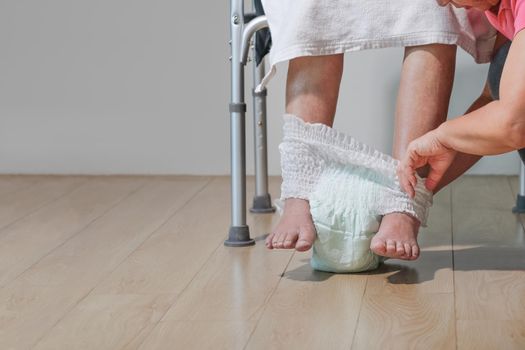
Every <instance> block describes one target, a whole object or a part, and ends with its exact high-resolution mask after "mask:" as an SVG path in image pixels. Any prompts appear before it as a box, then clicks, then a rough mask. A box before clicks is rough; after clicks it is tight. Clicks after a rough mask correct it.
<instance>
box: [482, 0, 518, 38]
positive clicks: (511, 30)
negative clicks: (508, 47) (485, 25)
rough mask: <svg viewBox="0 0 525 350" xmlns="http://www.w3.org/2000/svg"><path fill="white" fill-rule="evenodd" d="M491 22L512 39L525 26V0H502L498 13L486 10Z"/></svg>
mask: <svg viewBox="0 0 525 350" xmlns="http://www.w3.org/2000/svg"><path fill="white" fill-rule="evenodd" d="M485 15H486V16H487V18H488V20H489V22H490V23H491V24H492V25H493V26H494V28H496V29H497V30H498V31H499V32H500V33H501V34H503V35H505V36H506V37H507V38H509V39H510V40H512V39H514V36H515V35H516V34H518V32H519V31H520V30H522V29H523V28H525V0H501V2H500V5H499V10H498V14H497V15H496V14H494V13H493V12H491V11H485Z"/></svg>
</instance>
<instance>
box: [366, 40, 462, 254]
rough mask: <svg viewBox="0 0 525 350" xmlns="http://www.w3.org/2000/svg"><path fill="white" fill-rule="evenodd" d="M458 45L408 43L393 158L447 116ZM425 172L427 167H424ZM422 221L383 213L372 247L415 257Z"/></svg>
mask: <svg viewBox="0 0 525 350" xmlns="http://www.w3.org/2000/svg"><path fill="white" fill-rule="evenodd" d="M455 61H456V47H455V46H452V45H439V44H434V45H425V46H417V47H407V48H406V49H405V58H404V61H403V69H402V74H401V83H400V86H399V94H398V99H397V109H396V123H395V131H394V147H393V156H394V158H397V159H400V158H401V157H402V156H403V154H404V152H405V151H406V148H407V146H408V144H409V143H410V141H412V140H413V139H415V138H417V137H419V136H421V135H423V134H425V133H426V132H428V131H430V130H432V129H435V128H436V127H437V126H439V125H440V124H441V123H442V122H444V121H445V120H446V118H447V111H448V105H449V101H450V94H451V91H452V84H453V79H454V71H455ZM420 175H421V176H425V175H426V174H425V170H423V171H421V173H420ZM418 231H419V222H418V221H417V220H416V219H414V218H413V217H411V216H409V215H407V214H401V213H392V214H389V215H386V216H385V217H383V220H382V222H381V226H380V228H379V232H378V233H377V234H376V235H375V236H374V238H373V240H372V243H371V246H370V248H371V249H372V251H373V252H375V253H376V254H379V255H382V256H386V257H390V258H397V259H404V260H414V259H417V258H418V256H419V246H418V243H417V234H418Z"/></svg>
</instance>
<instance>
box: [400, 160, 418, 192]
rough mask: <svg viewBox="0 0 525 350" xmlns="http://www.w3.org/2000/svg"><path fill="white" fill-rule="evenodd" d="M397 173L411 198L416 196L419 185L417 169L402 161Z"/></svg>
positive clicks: (403, 187)
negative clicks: (416, 174)
mask: <svg viewBox="0 0 525 350" xmlns="http://www.w3.org/2000/svg"><path fill="white" fill-rule="evenodd" d="M397 175H398V178H399V184H400V186H401V188H402V189H403V191H405V192H406V193H407V194H408V195H409V197H410V198H414V196H415V194H416V193H415V188H416V185H417V179H416V176H415V170H414V169H413V168H411V167H410V166H406V165H404V164H403V163H400V164H399V165H398V167H397Z"/></svg>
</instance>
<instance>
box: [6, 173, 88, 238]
mask: <svg viewBox="0 0 525 350" xmlns="http://www.w3.org/2000/svg"><path fill="white" fill-rule="evenodd" d="M85 181H86V178H83V177H64V176H44V177H42V178H40V179H38V180H37V181H36V183H34V184H33V185H31V186H28V187H25V188H22V189H20V190H18V191H12V192H8V193H6V194H4V195H2V196H0V229H1V228H4V227H6V226H8V225H10V224H12V223H13V222H15V221H17V220H19V219H21V218H23V217H24V216H26V215H28V214H30V213H32V212H34V211H36V210H37V209H39V208H41V207H43V206H44V205H46V204H48V203H50V202H52V201H53V200H55V199H57V198H59V197H61V196H63V195H64V194H66V193H69V192H71V191H72V190H74V189H75V188H77V187H78V186H80V184H82V183H83V182H85Z"/></svg>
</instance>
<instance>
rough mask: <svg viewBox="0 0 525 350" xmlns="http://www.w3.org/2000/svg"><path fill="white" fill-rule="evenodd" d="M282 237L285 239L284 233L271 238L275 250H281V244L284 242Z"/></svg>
mask: <svg viewBox="0 0 525 350" xmlns="http://www.w3.org/2000/svg"><path fill="white" fill-rule="evenodd" d="M284 237H286V233H284V232H279V233H277V234H276V235H275V236H274V237H273V240H272V245H273V247H274V248H276V249H282V247H283V242H284Z"/></svg>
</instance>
